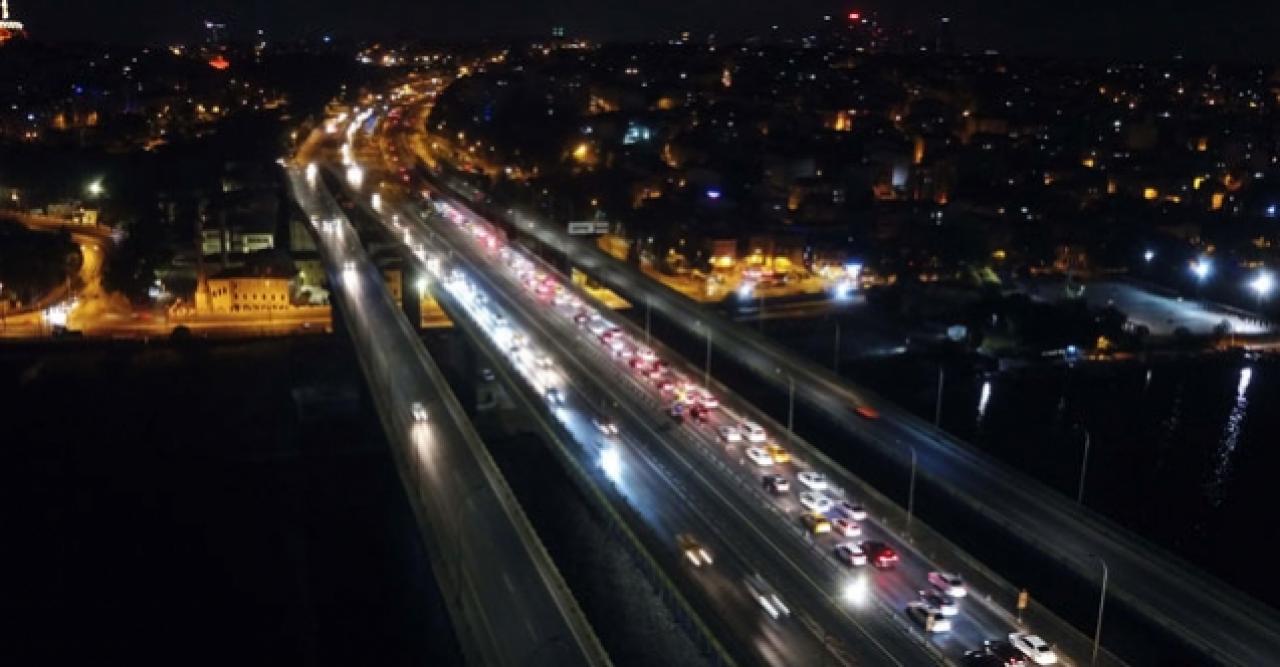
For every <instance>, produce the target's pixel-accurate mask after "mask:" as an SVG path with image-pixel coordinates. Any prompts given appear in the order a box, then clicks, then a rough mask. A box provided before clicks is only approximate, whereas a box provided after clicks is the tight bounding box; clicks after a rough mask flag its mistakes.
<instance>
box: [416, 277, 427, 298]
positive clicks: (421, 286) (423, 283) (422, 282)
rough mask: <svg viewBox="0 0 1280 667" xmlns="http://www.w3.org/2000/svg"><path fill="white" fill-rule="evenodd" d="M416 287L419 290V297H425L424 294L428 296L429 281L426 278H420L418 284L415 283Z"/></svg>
mask: <svg viewBox="0 0 1280 667" xmlns="http://www.w3.org/2000/svg"><path fill="white" fill-rule="evenodd" d="M415 286H416V287H417V288H418V296H422V295H424V294H426V293H427V279H426V278H419V279H418V280H417V282H416V283H415Z"/></svg>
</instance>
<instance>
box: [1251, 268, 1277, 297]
mask: <svg viewBox="0 0 1280 667" xmlns="http://www.w3.org/2000/svg"><path fill="white" fill-rule="evenodd" d="M1249 287H1250V288H1252V289H1253V291H1254V293H1255V294H1257V295H1258V297H1259V298H1265V297H1266V296H1267V295H1269V294H1271V290H1273V289H1275V287H1276V279H1275V277H1274V276H1272V275H1271V272H1270V271H1262V272H1260V273H1259V274H1258V277H1256V278H1254V279H1253V280H1251V281H1249Z"/></svg>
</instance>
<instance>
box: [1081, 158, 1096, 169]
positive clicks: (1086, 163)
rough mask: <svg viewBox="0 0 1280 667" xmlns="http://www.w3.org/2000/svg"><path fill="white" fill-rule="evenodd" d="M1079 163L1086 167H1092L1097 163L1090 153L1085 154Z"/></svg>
mask: <svg viewBox="0 0 1280 667" xmlns="http://www.w3.org/2000/svg"><path fill="white" fill-rule="evenodd" d="M1080 164H1081V165H1083V166H1084V167H1085V168H1087V169H1093V168H1094V167H1095V166H1097V164H1098V163H1097V161H1096V160H1094V159H1093V156H1092V155H1086V156H1085V157H1084V159H1082V160H1080Z"/></svg>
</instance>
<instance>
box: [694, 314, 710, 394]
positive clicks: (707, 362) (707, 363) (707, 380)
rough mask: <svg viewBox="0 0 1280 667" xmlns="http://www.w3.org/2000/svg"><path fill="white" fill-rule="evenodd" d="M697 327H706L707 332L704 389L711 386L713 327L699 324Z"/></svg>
mask: <svg viewBox="0 0 1280 667" xmlns="http://www.w3.org/2000/svg"><path fill="white" fill-rule="evenodd" d="M696 324H697V326H700V327H704V328H705V329H706V331H707V356H706V357H705V360H704V361H703V364H702V385H703V386H704V387H706V386H710V384H711V327H710V326H709V325H704V324H703V323H702V322H697V323H696Z"/></svg>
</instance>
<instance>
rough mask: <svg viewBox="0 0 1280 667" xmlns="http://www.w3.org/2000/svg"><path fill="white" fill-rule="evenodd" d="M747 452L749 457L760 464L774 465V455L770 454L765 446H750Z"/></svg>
mask: <svg viewBox="0 0 1280 667" xmlns="http://www.w3.org/2000/svg"><path fill="white" fill-rule="evenodd" d="M746 454H747V458H749V459H751V462H752V463H754V464H756V465H758V466H770V465H773V457H772V456H770V455H769V450H767V449H765V448H764V447H748V448H747V452H746Z"/></svg>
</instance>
